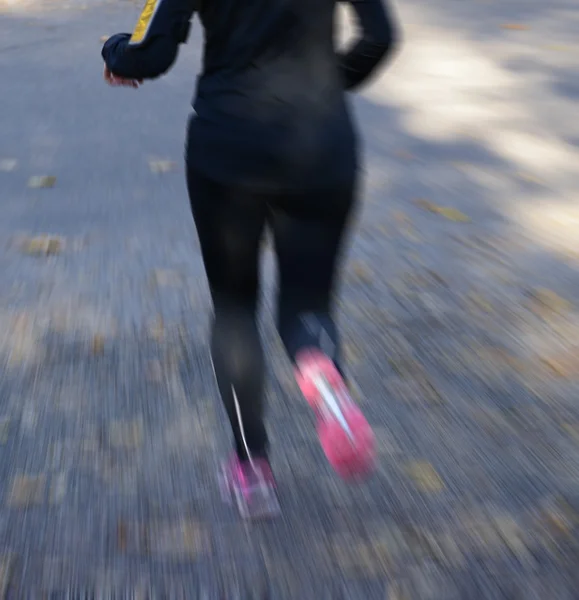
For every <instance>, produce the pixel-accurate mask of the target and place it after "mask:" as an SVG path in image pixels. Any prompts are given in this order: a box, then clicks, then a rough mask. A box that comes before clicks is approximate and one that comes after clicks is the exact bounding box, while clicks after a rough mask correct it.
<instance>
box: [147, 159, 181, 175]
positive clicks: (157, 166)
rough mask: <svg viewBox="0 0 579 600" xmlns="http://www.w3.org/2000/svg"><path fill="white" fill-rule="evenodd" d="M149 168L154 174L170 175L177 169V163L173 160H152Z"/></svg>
mask: <svg viewBox="0 0 579 600" xmlns="http://www.w3.org/2000/svg"><path fill="white" fill-rule="evenodd" d="M149 168H150V169H151V171H152V172H153V173H170V172H171V171H174V170H175V169H176V168H177V163H175V162H174V161H171V160H150V161H149Z"/></svg>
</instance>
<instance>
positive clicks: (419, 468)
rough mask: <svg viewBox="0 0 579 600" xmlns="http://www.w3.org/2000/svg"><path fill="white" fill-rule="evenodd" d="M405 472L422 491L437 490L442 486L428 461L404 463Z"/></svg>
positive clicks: (440, 480)
mask: <svg viewBox="0 0 579 600" xmlns="http://www.w3.org/2000/svg"><path fill="white" fill-rule="evenodd" d="M406 473H407V474H408V476H409V477H410V478H411V479H412V480H413V481H414V484H415V485H416V486H417V487H418V489H420V490H421V491H423V492H439V491H441V490H442V489H443V488H444V484H443V483H442V479H441V478H440V476H439V475H438V473H437V472H436V471H435V470H434V467H433V466H432V465H431V464H430V463H429V462H426V461H416V462H412V463H409V464H407V465H406Z"/></svg>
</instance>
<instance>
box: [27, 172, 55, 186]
mask: <svg viewBox="0 0 579 600" xmlns="http://www.w3.org/2000/svg"><path fill="white" fill-rule="evenodd" d="M55 183H56V177H54V176H53V175H34V176H33V177H31V178H30V179H29V180H28V187H29V188H51V187H54V184H55Z"/></svg>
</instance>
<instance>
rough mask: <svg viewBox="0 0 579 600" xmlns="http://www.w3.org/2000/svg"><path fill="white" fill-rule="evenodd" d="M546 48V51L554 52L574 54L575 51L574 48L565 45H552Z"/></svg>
mask: <svg viewBox="0 0 579 600" xmlns="http://www.w3.org/2000/svg"><path fill="white" fill-rule="evenodd" d="M544 48H545V50H552V51H554V52H572V51H573V50H574V48H573V46H570V45H564V44H551V45H548V46H545V47H544Z"/></svg>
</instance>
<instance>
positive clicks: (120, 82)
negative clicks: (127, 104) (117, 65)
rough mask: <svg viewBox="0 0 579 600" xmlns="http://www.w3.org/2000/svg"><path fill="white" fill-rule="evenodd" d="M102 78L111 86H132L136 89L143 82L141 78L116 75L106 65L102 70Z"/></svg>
mask: <svg viewBox="0 0 579 600" xmlns="http://www.w3.org/2000/svg"><path fill="white" fill-rule="evenodd" d="M103 78H104V80H105V81H106V82H107V83H108V84H109V85H110V86H112V87H132V88H135V89H137V88H138V87H139V86H140V85H142V83H143V80H142V79H125V78H124V77H118V76H117V75H114V74H113V73H112V72H111V71H110V69H109V68H108V67H107V66H106V65H105V68H104V71H103Z"/></svg>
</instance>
